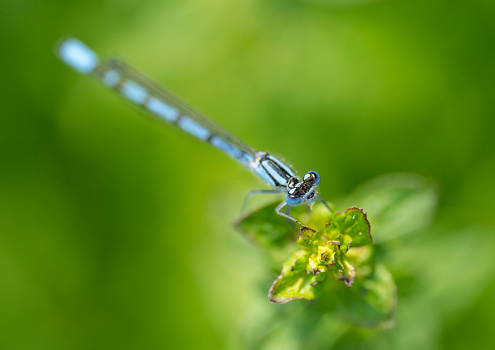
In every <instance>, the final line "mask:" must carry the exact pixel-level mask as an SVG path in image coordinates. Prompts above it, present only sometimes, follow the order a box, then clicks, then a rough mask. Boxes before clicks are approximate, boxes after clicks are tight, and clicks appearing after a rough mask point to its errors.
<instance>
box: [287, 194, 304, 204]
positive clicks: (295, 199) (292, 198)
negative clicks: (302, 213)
mask: <svg viewBox="0 0 495 350" xmlns="http://www.w3.org/2000/svg"><path fill="white" fill-rule="evenodd" d="M285 202H286V203H287V204H288V205H290V206H291V207H295V206H297V205H299V204H301V202H302V197H301V196H298V195H296V194H290V193H287V194H286V195H285Z"/></svg>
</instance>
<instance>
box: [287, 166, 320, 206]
mask: <svg viewBox="0 0 495 350" xmlns="http://www.w3.org/2000/svg"><path fill="white" fill-rule="evenodd" d="M319 184H320V175H318V173H317V172H316V171H309V172H308V173H307V174H306V175H304V177H303V181H299V179H298V178H297V177H295V176H294V177H292V178H290V180H289V181H288V182H287V194H286V195H285V202H286V203H287V204H288V205H290V206H292V207H295V206H297V205H299V204H301V203H302V202H304V203H307V204H311V203H313V202H314V201H315V199H316V187H317V186H318V185H319Z"/></svg>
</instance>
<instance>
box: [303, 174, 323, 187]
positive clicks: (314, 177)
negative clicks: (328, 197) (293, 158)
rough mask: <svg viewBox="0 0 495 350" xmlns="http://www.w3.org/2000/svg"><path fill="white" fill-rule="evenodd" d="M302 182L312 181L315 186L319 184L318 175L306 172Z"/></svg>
mask: <svg viewBox="0 0 495 350" xmlns="http://www.w3.org/2000/svg"><path fill="white" fill-rule="evenodd" d="M304 181H312V182H313V183H314V185H315V186H318V185H319V184H320V175H318V173H317V172H316V171H308V173H307V174H306V175H304Z"/></svg>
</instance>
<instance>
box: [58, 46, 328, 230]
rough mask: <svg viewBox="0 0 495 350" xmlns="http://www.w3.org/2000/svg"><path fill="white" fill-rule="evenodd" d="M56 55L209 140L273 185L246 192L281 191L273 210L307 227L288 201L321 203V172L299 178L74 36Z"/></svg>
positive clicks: (281, 163) (128, 68)
mask: <svg viewBox="0 0 495 350" xmlns="http://www.w3.org/2000/svg"><path fill="white" fill-rule="evenodd" d="M57 56H58V57H59V58H60V59H61V60H62V61H63V62H64V63H66V64H67V65H68V66H70V67H72V68H73V69H75V70H76V71H78V72H80V73H83V74H87V75H91V76H93V77H95V78H96V79H97V80H99V81H100V82H102V83H103V84H104V85H106V86H107V87H109V88H111V89H113V90H115V91H116V92H117V93H118V94H120V95H121V96H123V97H124V98H125V99H127V100H129V101H131V102H132V103H134V104H136V105H138V106H139V107H141V108H142V109H144V110H145V111H146V112H147V113H149V114H151V115H153V116H155V117H157V118H159V119H161V120H164V121H167V122H169V123H171V124H174V125H176V126H177V127H179V128H180V129H182V130H184V131H185V132H187V133H189V134H191V135H193V136H195V137H197V138H198V139H200V140H203V141H206V142H208V143H210V144H211V145H212V146H213V147H216V148H217V149H219V150H221V151H223V152H224V153H226V154H227V155H229V156H230V157H232V158H234V159H235V160H237V161H238V162H239V163H241V164H242V165H244V166H246V167H247V168H248V169H249V170H251V171H252V172H254V173H255V174H256V175H258V176H259V177H260V178H261V179H263V180H264V181H265V182H266V183H267V184H269V185H270V186H272V187H273V189H272V190H259V191H251V192H250V194H253V193H285V199H284V201H283V202H282V203H280V204H279V205H278V206H277V207H276V209H275V212H276V213H277V214H279V215H281V216H283V217H285V218H286V219H289V220H292V221H294V222H297V223H298V224H299V225H301V226H302V227H303V228H307V227H306V226H305V225H304V224H302V223H300V222H299V221H298V220H297V219H296V218H294V217H292V216H291V215H290V207H293V206H297V205H300V204H301V203H307V204H311V203H313V202H314V201H315V199H316V197H318V199H319V200H321V201H322V202H323V203H325V202H324V201H323V200H322V199H321V198H320V197H319V196H318V194H317V193H316V190H317V187H318V185H319V184H320V176H319V175H318V173H317V172H316V171H309V172H307V173H306V175H304V177H303V178H302V180H301V179H300V178H298V177H297V176H295V175H294V172H293V171H292V169H291V168H290V167H289V166H287V165H286V164H284V163H283V162H281V161H280V160H278V159H277V158H275V157H273V156H272V155H270V154H268V153H266V152H259V151H257V150H255V149H254V148H252V147H250V146H248V145H247V144H245V143H244V142H241V141H240V140H238V139H237V138H236V137H234V136H233V135H231V134H230V133H229V132H227V131H225V130H223V129H222V128H221V127H219V126H218V125H216V124H215V123H213V122H212V121H210V120H209V119H206V118H205V117H204V116H202V115H201V114H200V113H198V112H196V111H195V110H194V109H192V108H191V107H189V106H188V105H186V104H185V103H184V102H182V101H180V100H179V99H177V98H176V97H175V96H173V95H172V94H170V93H169V92H167V91H165V90H164V89H162V88H160V87H159V86H157V85H156V84H155V83H153V82H152V81H150V80H149V79H147V78H145V77H144V76H143V75H141V74H139V73H138V72H137V71H135V70H134V69H132V68H131V67H129V66H127V65H126V64H125V63H123V62H121V61H119V60H115V59H107V60H101V59H100V58H99V57H98V55H97V54H96V53H95V52H94V51H93V50H91V49H90V48H89V47H87V46H86V45H85V44H83V43H82V42H81V41H79V40H77V39H74V38H68V39H64V40H62V41H61V42H60V43H59V45H58V46H57ZM248 195H249V194H248ZM325 204H326V203H325ZM285 206H287V207H286V211H285V213H283V212H281V210H282V208H284V207H285Z"/></svg>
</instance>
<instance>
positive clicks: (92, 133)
mask: <svg viewBox="0 0 495 350" xmlns="http://www.w3.org/2000/svg"><path fill="white" fill-rule="evenodd" d="M0 13H1V17H0V18H1V20H0V43H1V55H0V67H1V68H0V69H1V79H2V84H1V85H0V100H1V111H2V113H1V115H2V117H1V118H0V347H1V348H2V349H96V348H104V349H108V348H119V349H125V348H128V349H143V348H145V349H158V348H177V349H189V348H196V349H217V348H231V346H232V344H234V343H235V341H233V340H232V339H234V338H235V337H236V334H237V332H238V329H239V327H241V325H242V322H245V321H244V320H243V317H244V315H245V314H246V312H247V311H248V310H249V309H250V307H251V305H252V304H253V303H257V304H259V303H265V302H266V303H268V300H267V298H266V296H265V295H264V293H265V292H266V291H267V288H268V286H269V284H268V285H267V286H265V285H263V286H262V287H263V288H261V289H263V290H261V289H260V285H259V281H260V280H264V279H266V278H267V275H268V280H269V279H270V278H271V277H273V278H272V279H274V278H275V277H276V276H275V275H274V276H271V275H270V274H271V272H269V271H267V269H266V268H265V267H264V265H263V260H262V259H261V253H260V252H259V251H258V249H257V248H256V247H253V246H252V245H250V244H249V243H248V242H246V241H245V239H243V238H242V237H241V236H240V235H239V234H238V233H237V232H235V231H234V230H233V228H232V226H231V223H232V222H233V221H234V219H235V218H236V217H237V215H238V214H239V210H240V206H241V203H242V200H243V198H244V195H245V193H246V192H247V191H249V190H250V189H254V188H263V185H262V184H261V183H260V182H259V181H258V180H257V179H256V178H255V177H254V176H252V175H251V174H250V173H249V172H247V171H245V170H244V169H243V168H242V167H241V166H239V165H237V164H235V163H234V162H233V161H232V160H230V159H229V158H228V157H226V156H224V155H222V154H220V153H219V152H218V151H216V150H215V149H213V148H211V147H206V146H205V145H203V144H202V143H201V142H199V141H196V140H194V139H193V138H191V137H188V136H187V135H184V134H183V133H180V132H177V130H174V129H173V128H170V127H167V126H165V127H160V126H159V125H158V124H157V123H152V122H148V121H147V120H145V119H143V118H141V117H140V116H139V113H136V112H135V111H133V109H135V108H133V107H132V106H131V108H129V107H130V106H129V104H127V103H123V102H122V101H120V100H119V99H118V98H115V96H113V95H112V93H110V92H108V91H106V90H105V89H104V88H102V87H100V86H98V84H96V83H95V82H94V81H91V80H90V79H87V78H84V77H81V76H79V75H78V74H76V73H75V72H73V71H71V70H70V69H68V68H67V67H65V66H64V65H63V64H62V63H61V62H59V61H58V60H57V59H56V58H55V56H54V54H53V47H54V44H55V43H56V42H57V41H58V40H59V38H60V37H62V36H65V35H74V36H77V37H79V38H80V39H81V40H83V41H84V42H86V43H87V44H88V45H90V46H91V47H93V48H95V49H96V50H97V51H98V52H101V53H109V54H111V53H118V55H119V57H123V58H125V59H126V60H127V61H128V62H129V63H131V64H132V65H133V66H135V67H136V68H138V69H139V70H141V71H143V72H144V73H146V74H147V75H148V76H150V77H153V78H154V79H155V80H156V81H158V82H160V83H161V84H163V85H165V86H167V87H168V89H170V90H171V91H173V92H174V93H175V94H177V95H179V96H181V97H182V98H183V99H184V100H186V101H188V102H189V103H190V104H191V105H193V106H195V107H196V108H197V109H199V110H200V111H202V112H203V113H205V114H206V115H208V116H210V117H211V118H212V119H213V120H215V121H217V122H218V123H220V124H222V125H224V126H225V127H227V128H228V129H229V130H231V131H232V132H234V133H235V134H236V135H238V136H239V137H240V138H241V139H242V140H245V141H246V142H248V143H250V144H251V145H252V146H254V147H256V148H258V149H261V150H267V151H270V152H273V153H274V154H281V155H283V156H284V157H287V158H288V159H290V162H291V164H292V165H293V166H294V168H295V169H299V172H305V171H307V170H311V169H314V170H317V171H318V172H319V173H320V175H321V177H322V185H321V194H322V196H323V197H324V198H326V199H328V200H331V201H332V200H334V198H340V197H342V196H345V195H346V194H348V193H350V192H351V191H352V190H353V189H354V188H355V187H356V186H357V185H358V184H360V183H362V182H364V181H367V180H370V179H372V178H374V177H376V176H378V175H381V174H384V173H394V172H412V173H418V174H421V175H423V176H425V177H427V178H429V179H431V180H433V181H435V182H436V183H437V185H438V188H439V195H440V197H439V198H440V199H439V205H438V212H437V215H436V219H435V222H434V223H433V227H434V228H438V229H437V230H436V231H435V230H434V231H432V232H436V233H435V234H437V235H443V237H444V238H445V239H446V240H448V239H449V237H455V239H456V240H457V241H453V242H452V241H451V242H449V244H447V245H446V247H445V249H448V247H449V246H458V245H463V244H469V245H470V246H473V245H474V246H475V247H476V246H480V247H482V246H484V247H485V248H486V247H487V246H488V247H495V244H494V238H495V236H494V227H495V216H494V215H493V214H492V210H493V198H494V196H495V181H494V179H495V176H494V175H495V152H494V150H495V142H494V128H495V118H494V116H495V114H494V112H495V99H494V94H495V85H494V81H495V40H494V38H495V4H494V3H493V1H488V0H479V1H445V0H444V1H441V0H433V1H424V0H420V1H385V0H382V1H372V0H369V1H366V0H361V1H360V0H334V1H332V0H306V1H305V0H285V1H283V0H265V1H261V0H253V1H234V0H215V1H209V2H207V1H199V0H182V1H155V0H150V1H137V0H125V1H123V0H119V1H117V0H108V1H104V2H101V1H94V0H89V1H84V2H80V1H78V2H68V1H55V0H48V1H27V0H16V1H13V0H3V2H2V4H1V5H0ZM356 205H359V203H356ZM365 209H366V208H365ZM460 230H461V231H462V232H465V234H463V235H459V234H457V235H455V236H454V235H453V234H452V233H453V232H457V233H459V232H460ZM471 230H475V231H476V232H477V233H478V234H476V235H474V236H471V235H470V232H471ZM480 232H481V233H480ZM459 237H462V239H459ZM473 237H475V238H473ZM473 239H477V240H478V241H477V242H473V241H472V240H473ZM490 249H491V248H490ZM489 251H491V252H493V251H492V250H489ZM442 253H443V252H439V254H438V259H439V260H438V262H441V259H442V256H443V254H442ZM421 254H422V252H421V251H419V252H417V256H418V259H419V260H421V259H422V255H421ZM473 261H475V262H476V263H473ZM430 263H431V266H432V267H434V266H435V264H436V261H435V260H432V261H431V262H430ZM481 265H482V266H489V267H490V268H486V269H485V270H484V271H486V273H484V275H483V278H479V279H477V280H476V284H473V285H468V284H467V285H466V288H464V289H460V290H451V291H450V292H449V293H447V294H445V295H443V296H442V298H445V299H449V300H452V302H453V303H456V301H457V300H459V301H462V303H460V305H461V306H460V307H459V309H458V310H457V311H456V313H455V314H447V315H445V317H440V316H442V312H443V311H442V309H441V308H438V309H436V308H430V309H428V311H429V313H431V314H432V315H437V316H438V315H440V316H439V319H441V320H442V322H441V323H440V324H439V325H437V326H436V327H437V329H435V337H434V341H433V342H430V343H428V344H427V345H425V347H423V349H424V348H439V349H447V348H448V349H463V348H466V347H467V346H473V345H478V348H493V346H494V345H495V341H494V339H493V337H494V334H493V326H494V322H495V303H494V302H493V295H495V275H494V274H493V272H494V271H495V269H494V268H491V266H495V252H493V253H492V254H487V255H485V256H483V258H482V259H479V258H477V257H476V250H474V254H473V255H471V256H470V257H468V258H467V259H466V260H465V261H464V264H463V266H465V269H464V270H462V271H449V274H450V275H451V276H453V278H457V279H460V280H463V278H464V277H465V276H466V275H468V274H470V271H475V270H478V269H479V268H480V266H481ZM390 268H391V269H392V271H393V270H394V267H393V266H391V267H390ZM466 283H467V282H466ZM265 287H266V288H265ZM431 287H432V288H433V289H434V288H435V285H434V284H433V285H432V286H431ZM260 290H261V291H260ZM400 290H401V285H400V284H399V295H400ZM412 290H413V293H414V288H413V289H412ZM254 299H256V300H254ZM302 303H304V302H302ZM269 307H273V308H277V307H280V306H278V305H270V306H269ZM398 308H399V310H400V308H401V299H400V298H399V304H398ZM430 317H431V315H430V314H425V315H421V314H419V313H418V314H414V315H411V317H409V319H407V320H406V321H407V323H406V321H404V320H399V321H400V322H403V323H399V324H398V327H397V328H398V329H402V330H403V329H404V328H409V329H410V330H411V334H415V333H414V329H415V325H419V324H422V323H424V322H427V320H428V318H430ZM388 332H395V330H394V329H392V330H390V331H388ZM420 337H421V334H419V335H418V338H415V337H411V342H414V341H416V340H418V339H419V338H420ZM423 345H424V344H423ZM274 348H276V347H274ZM383 348H387V347H386V346H385V345H384V347H383Z"/></svg>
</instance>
